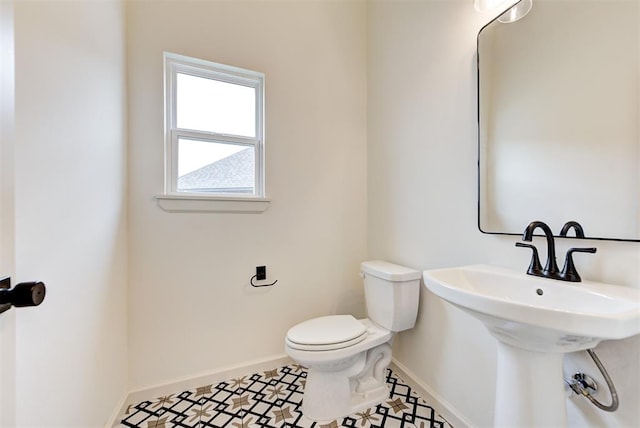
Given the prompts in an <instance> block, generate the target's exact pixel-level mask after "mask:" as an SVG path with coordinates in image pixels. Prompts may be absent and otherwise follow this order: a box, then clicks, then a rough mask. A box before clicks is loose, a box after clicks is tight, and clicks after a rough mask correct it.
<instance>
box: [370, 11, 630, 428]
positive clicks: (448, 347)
mask: <svg viewBox="0 0 640 428" xmlns="http://www.w3.org/2000/svg"><path fill="white" fill-rule="evenodd" d="M488 20H489V16H488V15H487V14H478V13H476V12H475V11H474V9H473V7H472V6H471V2H470V1H466V0H460V1H422V2H413V1H406V2H404V1H397V2H396V1H394V2H391V1H389V2H379V1H375V2H372V3H370V6H369V11H368V24H369V30H368V31H369V33H368V40H369V49H368V51H369V58H368V72H369V79H368V97H369V98H368V107H369V110H368V117H369V120H368V124H369V126H368V195H369V196H368V213H369V215H368V220H369V221H368V234H367V237H368V240H369V257H371V258H383V259H388V260H390V261H394V262H397V263H401V264H405V265H407V266H412V267H414V268H418V269H428V268H438V267H446V266H456V265H464V264H470V263H493V264H497V265H502V266H506V267H511V268H514V269H518V270H523V271H524V270H525V269H526V267H527V266H528V263H529V257H530V254H528V253H527V252H522V251H520V249H518V248H515V247H514V242H515V241H516V240H517V237H498V236H491V235H483V234H481V233H480V232H479V231H478V229H477V227H476V209H477V206H476V180H477V177H476V156H477V153H476V151H477V145H476V130H477V128H476V83H475V82H476V80H475V77H476V74H475V73H476V71H475V37H476V34H477V32H478V31H479V29H480V28H481V27H482V25H483V24H484V23H486V22H488ZM585 246H595V247H598V253H597V254H595V255H592V256H593V257H589V258H587V257H584V258H582V259H581V260H577V261H576V263H579V265H578V269H579V271H580V272H581V273H582V275H583V277H585V278H587V279H592V280H601V281H605V282H611V283H617V284H621V285H626V286H631V287H640V249H639V246H638V244H637V243H616V242H601V241H598V242H587V243H585ZM538 247H539V248H540V245H538ZM566 247H567V244H566V243H565V242H558V249H559V250H558V253H559V254H561V255H563V254H564V251H565V250H566ZM590 256H591V255H590ZM421 291H422V294H421V301H420V313H419V316H418V323H417V326H416V328H415V329H413V330H411V331H409V332H406V333H402V334H400V335H399V337H398V338H397V339H398V340H397V341H396V344H395V345H396V346H395V348H394V356H395V357H396V358H397V359H398V360H399V361H400V362H401V363H403V364H405V365H406V366H407V367H408V368H409V369H410V370H411V371H413V372H414V373H415V374H417V375H418V376H419V378H420V379H421V380H422V381H423V382H424V383H425V384H426V385H427V386H428V387H429V388H431V389H432V390H433V391H434V392H435V394H436V395H437V396H438V397H439V398H440V399H441V401H442V402H446V403H449V404H450V406H451V407H452V408H453V409H455V410H456V411H457V412H458V414H459V415H460V416H461V417H462V419H465V420H467V421H468V422H469V423H470V424H471V425H473V426H479V427H490V426H492V424H493V414H492V413H493V411H492V408H493V402H494V394H495V386H494V384H495V374H496V351H495V340H494V339H493V338H492V337H491V336H490V335H489V334H488V333H487V332H486V331H485V330H484V327H482V325H481V324H480V323H479V322H477V321H476V320H475V319H473V318H471V317H470V316H468V315H466V314H464V313H462V312H461V311H459V310H458V309H455V308H453V307H452V306H450V305H447V304H445V303H444V302H442V301H441V300H439V299H438V298H436V297H435V296H434V295H433V294H431V293H429V292H428V291H427V290H426V289H424V288H423V289H422V290H421ZM639 344H640V340H639V338H638V337H635V338H632V339H629V340H624V341H618V342H609V343H603V344H601V345H600V346H599V347H598V351H599V355H600V357H601V359H602V360H603V362H604V364H605V365H606V367H607V369H608V370H609V372H610V374H611V376H612V377H613V379H614V381H615V382H616V387H617V388H618V392H619V394H620V397H621V404H620V408H619V410H618V411H617V412H616V413H604V412H601V411H599V410H597V409H596V408H595V407H593V406H592V405H591V404H590V403H588V401H587V400H585V399H584V398H579V397H575V398H571V399H569V400H568V403H569V404H568V409H569V422H570V426H574V427H584V426H590V427H606V426H624V427H631V426H638V425H640V419H639V417H640V416H639V415H638V412H637V409H638V407H639V405H640V392H639V391H638V379H639V378H640V373H639V371H640V370H639V369H640V363H639V362H640V355H639V349H640V346H639ZM584 355H585V354H584V353H581V354H578V355H574V354H572V355H569V356H568V357H567V358H566V360H565V375H566V376H567V377H568V376H570V375H571V374H573V373H574V371H576V370H578V369H580V370H584V371H585V372H587V373H588V374H590V375H592V376H593V377H594V378H596V379H597V381H598V383H599V384H600V385H601V386H602V388H601V390H602V392H601V393H600V394H599V395H598V398H599V399H600V400H602V401H603V402H605V403H608V402H609V397H608V396H607V394H606V392H605V391H606V387H605V386H604V385H605V384H604V381H603V380H602V377H601V376H600V375H599V373H598V371H597V369H596V368H595V367H594V366H593V363H591V362H590V361H589V360H587V359H585V357H584ZM523 387H526V385H523Z"/></svg>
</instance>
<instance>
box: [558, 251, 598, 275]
mask: <svg viewBox="0 0 640 428" xmlns="http://www.w3.org/2000/svg"><path fill="white" fill-rule="evenodd" d="M596 251H597V249H596V248H595V247H589V248H569V249H568V250H567V257H566V258H565V260H564V267H563V268H562V272H560V279H562V280H563V281H570V282H580V281H582V278H580V275H578V271H577V270H576V266H575V265H574V264H573V253H595V252H596Z"/></svg>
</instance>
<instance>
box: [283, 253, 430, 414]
mask: <svg viewBox="0 0 640 428" xmlns="http://www.w3.org/2000/svg"><path fill="white" fill-rule="evenodd" d="M361 269H362V277H363V278H364V294H365V299H366V304H367V315H368V316H369V318H365V319H361V320H357V319H355V318H354V317H353V316H351V315H332V316H326V317H320V318H314V319H311V320H309V321H305V322H302V323H300V324H298V325H296V326H294V327H292V328H291V329H289V331H288V332H287V338H286V339H285V351H286V352H287V354H288V355H289V356H290V357H291V358H292V359H293V360H295V361H297V362H298V363H300V364H301V365H303V366H305V367H307V369H308V372H307V381H306V384H305V389H304V396H303V399H302V413H303V415H305V416H306V417H307V418H309V419H312V420H314V421H329V420H334V419H338V418H341V417H344V416H347V415H350V414H352V413H355V412H358V411H361V410H364V409H366V408H369V407H372V406H376V405H378V404H380V403H382V402H383V401H384V400H385V399H387V398H388V397H389V390H388V388H387V385H386V382H385V369H386V368H387V366H388V365H389V363H390V362H391V346H390V345H391V338H392V337H393V333H394V332H397V331H403V330H408V329H410V328H413V326H414V325H415V322H416V316H417V314H418V298H419V293H420V272H418V271H416V270H413V269H409V268H406V267H403V266H398V265H395V264H392V263H388V262H383V261H369V262H363V263H362V264H361Z"/></svg>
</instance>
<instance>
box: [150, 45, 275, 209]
mask: <svg viewBox="0 0 640 428" xmlns="http://www.w3.org/2000/svg"><path fill="white" fill-rule="evenodd" d="M178 73H182V74H189V75H192V76H197V77H203V78H208V79H215V80H218V81H222V82H227V83H233V84H237V85H243V86H248V87H251V88H254V89H255V93H256V100H255V106H256V117H255V131H256V132H255V137H244V136H238V135H228V134H220V133H215V132H206V131H198V130H192V129H182V128H178V127H177V112H176V101H177V94H176V90H177V84H176V80H177V74H178ZM164 88H165V89H164V90H165V93H164V95H165V186H164V187H165V188H164V194H163V195H158V196H157V197H156V198H157V199H158V203H159V205H160V207H161V208H163V209H165V210H166V211H232V212H261V211H264V210H265V209H266V208H267V206H268V202H269V200H268V199H266V197H265V179H264V178H265V173H264V170H265V168H264V74H263V73H259V72H256V71H251V70H245V69H241V68H237V67H232V66H229V65H224V64H218V63H215V62H211V61H206V60H202V59H197V58H192V57H187V56H184V55H178V54H174V53H169V52H165V53H164ZM180 138H186V139H191V140H199V141H209V142H212V143H223V144H225V143H226V144H233V145H243V146H247V147H253V148H254V154H255V183H254V193H253V194H237V193H222V192H211V193H208V192H193V193H192V192H179V191H178V190H177V183H178V140H179V139H180ZM207 201H211V202H212V203H208V202H207ZM243 202H246V203H243Z"/></svg>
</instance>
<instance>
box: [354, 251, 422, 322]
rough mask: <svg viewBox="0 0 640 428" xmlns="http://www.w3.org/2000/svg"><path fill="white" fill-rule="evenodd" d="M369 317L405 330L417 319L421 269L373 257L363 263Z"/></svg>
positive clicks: (374, 320)
mask: <svg viewBox="0 0 640 428" xmlns="http://www.w3.org/2000/svg"><path fill="white" fill-rule="evenodd" d="M360 269H361V270H362V276H363V278H364V295H365V300H366V304H367V315H368V317H369V319H370V320H371V321H373V322H375V323H376V324H378V325H380V326H381V327H384V328H386V329H387V330H390V331H403V330H407V329H410V328H413V326H414V325H415V323H416V317H417V316H418V301H419V296H420V272H418V271H417V270H414V269H411V268H407V267H404V266H399V265H395V264H393V263H389V262H385V261H381V260H374V261H368V262H362V264H361V265H360Z"/></svg>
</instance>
